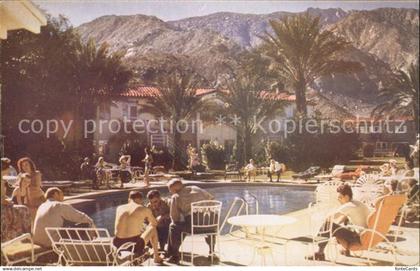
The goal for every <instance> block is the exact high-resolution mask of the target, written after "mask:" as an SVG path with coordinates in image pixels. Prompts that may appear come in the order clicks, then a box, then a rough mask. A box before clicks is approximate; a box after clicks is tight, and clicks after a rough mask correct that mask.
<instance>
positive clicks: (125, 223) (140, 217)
mask: <svg viewBox="0 0 420 271" xmlns="http://www.w3.org/2000/svg"><path fill="white" fill-rule="evenodd" d="M142 201H143V195H142V194H141V192H139V191H131V192H130V194H129V195H128V203H127V204H124V205H120V206H119V207H118V208H117V211H116V216H115V237H114V240H113V244H114V246H116V247H117V248H119V247H121V246H122V245H123V244H125V243H128V242H133V243H135V244H136V247H135V251H136V254H138V255H142V254H143V250H144V246H145V244H147V243H148V242H150V243H151V244H152V248H153V258H154V262H155V263H162V261H163V260H162V258H160V256H159V249H158V235H157V231H156V226H157V223H158V222H157V221H156V219H155V217H154V216H153V213H152V211H151V210H150V209H149V208H147V207H144V206H143V202H142ZM146 220H147V222H149V225H148V226H147V227H145V226H144V222H145V221H146Z"/></svg>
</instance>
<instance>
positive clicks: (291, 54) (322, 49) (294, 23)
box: [260, 13, 360, 116]
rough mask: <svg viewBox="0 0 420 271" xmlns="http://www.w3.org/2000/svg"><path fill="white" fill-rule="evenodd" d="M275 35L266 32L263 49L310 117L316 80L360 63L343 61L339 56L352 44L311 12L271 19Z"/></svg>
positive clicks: (347, 69)
mask: <svg viewBox="0 0 420 271" xmlns="http://www.w3.org/2000/svg"><path fill="white" fill-rule="evenodd" d="M270 26H271V28H272V30H273V34H271V33H268V32H266V33H265V35H264V36H262V37H260V38H261V39H262V40H263V43H262V46H261V50H262V52H263V53H265V54H266V55H267V56H269V57H271V58H272V60H273V64H274V66H275V67H274V68H275V70H276V71H277V73H278V76H279V77H280V78H279V79H280V81H282V82H284V83H286V84H288V85H289V86H290V87H291V88H292V89H293V90H294V92H295V94H296V107H297V111H298V113H299V114H300V115H302V116H306V113H307V107H306V89H307V87H308V86H310V85H311V84H312V83H313V82H314V81H315V80H316V79H318V78H320V77H321V76H327V75H331V74H334V73H340V72H341V73H342V72H353V71H355V70H358V69H359V68H360V66H359V65H358V64H357V63H354V62H349V61H344V60H339V59H338V58H337V55H338V54H339V53H341V52H343V51H345V50H346V49H347V48H348V47H349V43H348V42H346V41H345V40H344V39H343V38H341V37H338V36H336V35H334V34H333V33H332V32H331V31H328V30H322V29H321V28H322V27H321V24H320V18H319V17H312V16H310V15H309V14H307V13H306V14H302V15H295V16H288V17H285V18H284V19H282V20H279V21H274V20H271V21H270Z"/></svg>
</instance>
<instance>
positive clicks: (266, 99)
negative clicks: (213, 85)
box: [223, 52, 283, 164]
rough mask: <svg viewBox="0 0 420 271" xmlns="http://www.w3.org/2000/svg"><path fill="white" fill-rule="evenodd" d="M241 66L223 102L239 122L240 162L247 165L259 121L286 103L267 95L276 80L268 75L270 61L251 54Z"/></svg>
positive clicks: (243, 59)
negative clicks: (245, 162) (273, 80)
mask: <svg viewBox="0 0 420 271" xmlns="http://www.w3.org/2000/svg"><path fill="white" fill-rule="evenodd" d="M241 62H242V63H241V68H240V69H239V72H238V73H237V74H236V75H235V76H234V78H233V79H232V80H230V81H228V82H227V84H226V85H227V89H228V91H226V93H225V94H224V95H223V99H224V101H225V112H226V113H227V114H229V115H230V116H231V117H232V118H237V120H238V121H237V123H236V125H235V126H234V128H235V129H236V134H237V152H238V153H237V158H239V161H238V162H239V163H240V164H243V163H244V161H247V160H248V159H249V158H251V157H252V153H253V144H252V143H253V139H254V136H255V135H256V134H257V132H258V127H257V122H258V120H260V119H262V118H263V117H267V116H270V115H273V114H275V113H276V112H278V111H279V110H280V109H281V107H282V104H283V103H282V102H281V101H280V100H278V99H275V93H270V92H269V91H267V90H268V87H269V86H270V83H271V82H272V79H273V78H272V77H271V76H270V73H269V72H267V66H268V63H267V59H264V58H262V57H261V55H260V54H258V53H257V52H250V53H249V54H246V55H245V56H243V58H242V61H241Z"/></svg>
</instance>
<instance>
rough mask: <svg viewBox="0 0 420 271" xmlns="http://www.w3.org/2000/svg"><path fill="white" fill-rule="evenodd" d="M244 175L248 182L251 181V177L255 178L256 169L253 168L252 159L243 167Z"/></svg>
mask: <svg viewBox="0 0 420 271" xmlns="http://www.w3.org/2000/svg"><path fill="white" fill-rule="evenodd" d="M245 174H246V178H247V180H248V181H251V177H254V178H255V175H256V174H257V167H256V166H255V163H254V160H253V159H249V164H248V165H246V166H245Z"/></svg>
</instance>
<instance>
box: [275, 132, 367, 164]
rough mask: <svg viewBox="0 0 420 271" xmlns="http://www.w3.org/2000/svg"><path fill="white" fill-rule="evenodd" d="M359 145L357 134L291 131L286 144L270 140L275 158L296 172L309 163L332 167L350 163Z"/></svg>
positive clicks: (285, 141)
mask: <svg viewBox="0 0 420 271" xmlns="http://www.w3.org/2000/svg"><path fill="white" fill-rule="evenodd" d="M359 145H360V141H359V137H358V135H357V134H349V133H344V132H341V133H336V134H332V133H324V134H309V133H296V134H289V135H288V137H287V138H286V139H285V140H284V142H283V144H280V143H278V142H271V143H270V145H269V146H268V149H269V154H270V156H271V157H272V158H274V159H275V160H276V161H279V162H282V163H285V164H286V166H287V167H288V168H291V169H292V170H294V171H301V170H305V169H307V168H308V167H310V166H320V167H322V168H329V167H332V166H333V165H336V164H342V163H347V162H348V161H349V160H351V159H353V158H355V157H356V151H357V150H358V148H359Z"/></svg>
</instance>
